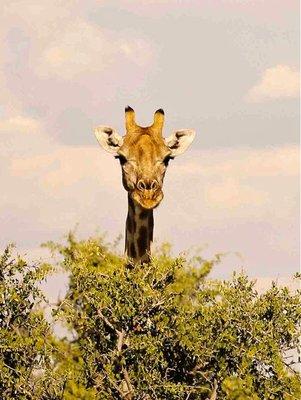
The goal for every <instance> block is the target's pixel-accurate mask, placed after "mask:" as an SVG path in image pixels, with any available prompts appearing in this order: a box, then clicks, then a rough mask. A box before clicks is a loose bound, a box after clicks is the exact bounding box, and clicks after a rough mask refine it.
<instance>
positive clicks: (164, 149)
mask: <svg viewBox="0 0 301 400" xmlns="http://www.w3.org/2000/svg"><path fill="white" fill-rule="evenodd" d="M163 120H164V112H163V110H161V109H160V110H158V111H156V113H155V116H154V123H153V124H152V125H151V126H149V127H140V126H138V125H137V124H136V122H135V114H134V111H133V110H132V109H131V108H130V107H127V108H126V134H125V136H124V137H121V136H119V135H118V134H117V133H116V131H115V130H114V129H112V128H110V127H108V126H99V127H98V128H96V129H95V135H96V138H97V140H98V141H99V143H100V144H101V145H102V147H104V149H105V150H107V151H109V152H111V153H113V154H114V155H115V158H117V159H119V162H120V165H121V169H122V182H123V186H124V188H125V190H127V191H128V192H129V194H130V197H131V198H132V199H133V200H134V201H135V202H137V203H138V204H139V205H140V206H141V207H143V208H145V209H153V208H155V207H157V206H158V205H159V204H160V202H161V200H162V199H163V190H162V187H163V180H164V175H165V172H166V169H167V166H168V162H169V160H170V159H173V158H174V157H176V156H177V155H179V154H181V153H183V152H184V151H185V150H186V149H187V148H188V146H189V145H190V143H191V142H192V141H193V139H194V135H195V133H194V131H192V130H189V129H182V130H180V131H176V132H175V133H174V134H172V135H171V136H170V137H169V138H167V139H165V138H163V137H162V127H163Z"/></svg>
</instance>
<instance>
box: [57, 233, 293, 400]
mask: <svg viewBox="0 0 301 400" xmlns="http://www.w3.org/2000/svg"><path fill="white" fill-rule="evenodd" d="M49 246H50V247H51V249H52V250H53V251H54V252H58V253H59V254H61V256H63V261H62V263H61V265H62V267H63V268H64V269H65V271H67V272H68V273H69V276H70V285H69V290H68V293H67V295H66V298H65V299H64V300H63V301H62V302H61V303H60V304H59V305H58V308H57V311H56V316H57V318H60V319H61V321H64V322H65V323H66V324H67V326H68V327H69V329H70V332H71V333H72V335H73V340H71V341H70V340H67V339H65V340H63V341H62V342H61V344H60V345H61V346H63V347H64V349H65V350H64V351H60V352H58V353H57V355H56V368H55V369H54V371H53V373H54V374H56V379H57V381H59V380H61V382H63V383H61V386H60V387H61V391H62V392H61V398H63V399H68V400H71V399H74V400H75V399H87V400H88V399H101V400H102V399H123V398H127V399H189V400H192V399H206V398H210V396H211V398H212V399H214V398H218V399H231V400H234V399H237V400H238V399H297V398H300V395H301V393H300V377H299V375H298V374H297V373H296V372H295V371H294V370H293V369H292V368H291V366H290V365H288V363H286V361H285V357H284V353H285V352H286V351H287V350H289V349H296V347H297V345H298V338H299V334H300V331H299V327H300V325H299V324H300V314H301V307H300V293H296V294H292V293H290V292H289V290H288V289H287V288H278V287H277V286H276V285H275V284H273V285H272V287H271V288H270V289H269V290H268V291H267V292H266V293H264V294H261V295H259V294H258V293H257V292H256V290H255V288H254V282H252V281H250V280H248V278H247V277H246V276H244V275H234V276H233V278H232V279H231V280H229V281H212V280H210V279H208V273H209V272H210V271H211V269H212V267H213V266H214V265H215V264H216V263H217V262H219V259H220V257H219V256H217V257H216V258H215V259H214V260H211V261H206V260H203V259H201V258H194V259H192V260H190V261H185V260H184V259H183V258H176V259H173V258H171V257H170V255H169V254H168V251H166V248H164V247H163V248H162V251H161V252H160V254H158V255H157V256H156V257H154V258H153V259H152V262H151V263H150V264H149V265H143V266H139V265H131V264H127V265H126V264H125V261H124V259H123V258H121V257H119V256H117V255H116V254H114V253H113V252H112V251H110V250H109V249H108V247H107V246H105V245H104V244H103V242H102V241H100V240H99V239H97V238H96V239H95V238H94V239H93V238H92V239H89V240H86V241H77V240H76V239H75V238H74V236H73V235H70V236H69V238H68V243H67V244H66V245H55V244H53V243H52V244H49ZM63 347H62V348H63ZM57 387H59V386H57ZM216 396H217V397H216Z"/></svg>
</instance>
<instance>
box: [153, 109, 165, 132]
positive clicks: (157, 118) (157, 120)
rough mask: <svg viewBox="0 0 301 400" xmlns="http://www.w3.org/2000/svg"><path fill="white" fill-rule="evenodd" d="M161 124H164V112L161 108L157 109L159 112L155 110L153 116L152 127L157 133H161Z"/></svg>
mask: <svg viewBox="0 0 301 400" xmlns="http://www.w3.org/2000/svg"><path fill="white" fill-rule="evenodd" d="M163 124H164V111H163V110H162V108H159V110H157V111H156V112H155V114H154V123H153V127H154V128H155V129H158V130H159V131H162V128H163Z"/></svg>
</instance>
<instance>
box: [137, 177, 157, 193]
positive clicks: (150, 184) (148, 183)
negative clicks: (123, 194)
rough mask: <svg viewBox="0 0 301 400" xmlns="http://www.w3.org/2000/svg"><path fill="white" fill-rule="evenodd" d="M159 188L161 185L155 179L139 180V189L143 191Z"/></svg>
mask: <svg viewBox="0 0 301 400" xmlns="http://www.w3.org/2000/svg"><path fill="white" fill-rule="evenodd" d="M158 187H159V184H158V182H157V181H156V180H155V179H153V180H149V179H139V181H138V183H137V188H138V189H139V190H141V191H144V190H156V189H157V188H158Z"/></svg>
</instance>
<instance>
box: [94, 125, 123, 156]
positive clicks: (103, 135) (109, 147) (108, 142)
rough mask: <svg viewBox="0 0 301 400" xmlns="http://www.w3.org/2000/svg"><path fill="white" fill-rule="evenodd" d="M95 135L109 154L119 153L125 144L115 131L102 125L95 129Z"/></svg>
mask: <svg viewBox="0 0 301 400" xmlns="http://www.w3.org/2000/svg"><path fill="white" fill-rule="evenodd" d="M94 134H95V136H96V139H97V140H98V142H99V144H100V145H101V146H102V147H103V148H104V149H105V150H106V151H108V152H109V153H113V154H115V153H117V151H118V150H119V149H120V147H121V146H122V143H123V139H122V137H121V136H120V135H118V133H117V132H116V131H115V129H113V128H111V127H109V126H105V125H100V126H98V127H97V128H95V129H94Z"/></svg>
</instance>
